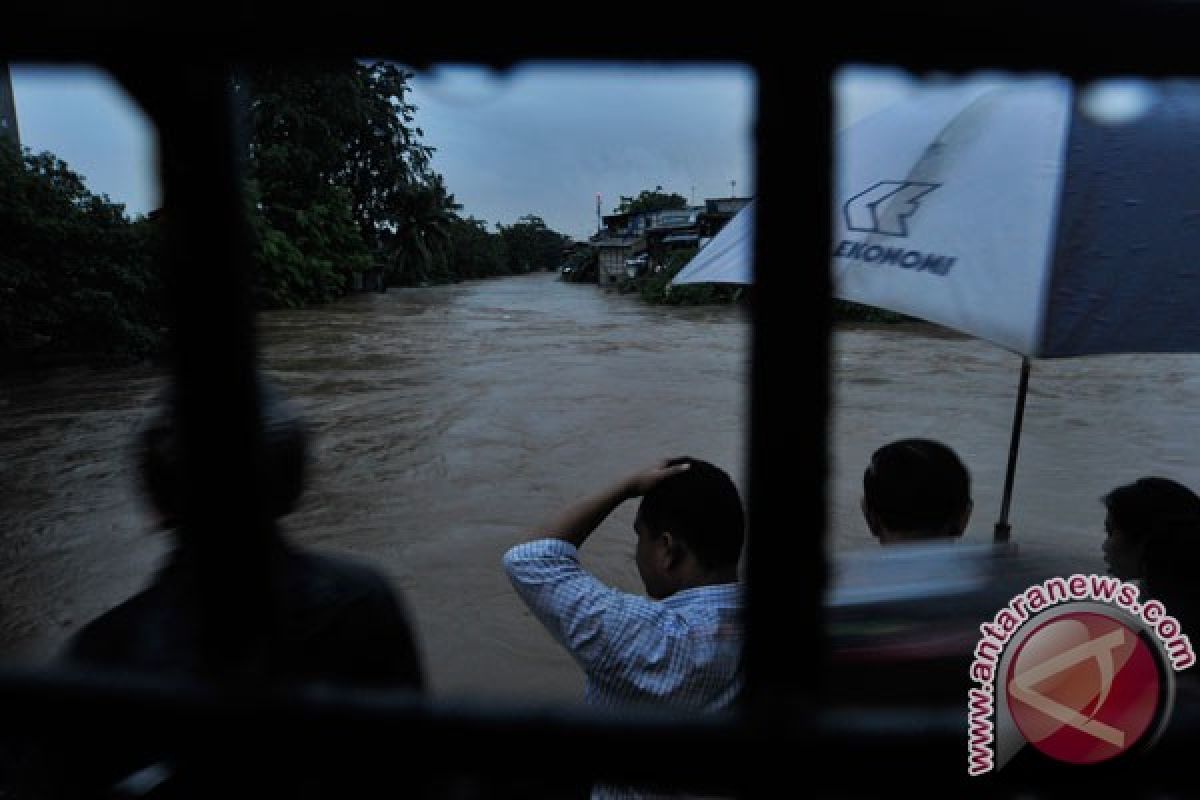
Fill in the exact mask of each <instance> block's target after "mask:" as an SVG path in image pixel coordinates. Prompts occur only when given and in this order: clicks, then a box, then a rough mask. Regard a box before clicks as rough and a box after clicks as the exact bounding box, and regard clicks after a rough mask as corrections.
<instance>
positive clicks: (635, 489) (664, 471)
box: [625, 459, 691, 497]
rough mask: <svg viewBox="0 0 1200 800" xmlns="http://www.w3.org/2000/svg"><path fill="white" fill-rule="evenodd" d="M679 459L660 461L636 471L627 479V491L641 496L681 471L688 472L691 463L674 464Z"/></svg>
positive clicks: (632, 495) (628, 493)
mask: <svg viewBox="0 0 1200 800" xmlns="http://www.w3.org/2000/svg"><path fill="white" fill-rule="evenodd" d="M673 461H678V459H668V460H666V461H660V462H658V463H657V464H655V465H654V466H652V467H647V468H646V469H644V470H641V471H639V472H635V473H633V474H632V475H630V476H629V477H628V478H626V479H625V486H626V493H627V495H628V496H629V497H641V496H643V495H645V494H646V493H648V492H649V491H650V490H651V489H653V488H654V487H655V486H657V485H658V484H659V483H661V482H662V481H664V480H666V479H667V478H670V477H672V476H673V475H678V474H679V473H681V472H686V471H687V469H688V467H690V466H691V464H688V463H687V462H684V463H682V464H673V463H671V462H673Z"/></svg>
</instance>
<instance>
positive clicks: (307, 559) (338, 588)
mask: <svg viewBox="0 0 1200 800" xmlns="http://www.w3.org/2000/svg"><path fill="white" fill-rule="evenodd" d="M286 559H287V561H286V565H287V566H286V574H285V580H286V581H287V584H288V589H289V591H292V592H296V593H297V594H298V595H300V596H315V597H316V598H318V599H323V600H324V601H326V602H333V601H338V602H347V601H352V600H354V599H361V598H364V597H380V596H391V595H393V594H394V593H393V591H392V588H391V584H390V583H389V581H388V579H387V577H386V576H385V575H384V573H383V572H382V571H381V570H380V569H378V568H377V567H374V566H372V565H371V564H368V563H366V562H365V561H362V560H359V559H357V558H354V557H351V556H346V555H342V554H337V553H328V552H317V551H312V550H305V549H296V548H293V549H290V550H289V551H288V553H287V556H286Z"/></svg>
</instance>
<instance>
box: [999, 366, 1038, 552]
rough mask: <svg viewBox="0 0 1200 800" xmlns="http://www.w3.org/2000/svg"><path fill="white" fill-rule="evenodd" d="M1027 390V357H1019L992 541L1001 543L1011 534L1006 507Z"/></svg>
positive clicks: (1013, 474) (1007, 505) (1019, 441)
mask: <svg viewBox="0 0 1200 800" xmlns="http://www.w3.org/2000/svg"><path fill="white" fill-rule="evenodd" d="M1028 391H1029V359H1028V358H1027V357H1022V358H1021V382H1020V384H1019V385H1018V386H1017V407H1016V410H1015V411H1014V412H1013V424H1012V439H1011V440H1010V441H1009V443H1008V469H1007V470H1006V471H1005V473H1004V495H1003V498H1002V499H1001V501H1000V519H999V520H997V522H996V528H995V531H994V533H993V537H992V541H994V542H995V543H996V544H1003V543H1005V542H1007V541H1008V540H1009V538H1010V537H1011V535H1012V526H1011V525H1009V524H1008V509H1009V506H1010V505H1011V504H1012V491H1013V477H1014V476H1015V475H1016V473H1017V451H1018V449H1019V448H1020V446H1021V422H1022V421H1023V420H1024V419H1025V395H1026V393H1027V392H1028Z"/></svg>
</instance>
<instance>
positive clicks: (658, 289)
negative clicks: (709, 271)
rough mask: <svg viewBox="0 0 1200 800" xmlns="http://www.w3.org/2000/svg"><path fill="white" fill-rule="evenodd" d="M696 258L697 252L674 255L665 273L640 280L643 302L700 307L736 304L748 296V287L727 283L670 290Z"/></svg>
mask: <svg viewBox="0 0 1200 800" xmlns="http://www.w3.org/2000/svg"><path fill="white" fill-rule="evenodd" d="M695 255H696V249H695V248H691V249H688V250H679V251H677V252H675V253H672V254H671V256H670V258H669V259H668V260H667V263H666V264H665V265H664V267H663V269H662V270H660V271H658V272H653V273H650V274H649V275H644V276H642V277H641V278H638V280H637V287H636V288H637V290H638V293H639V294H640V295H641V296H642V299H643V300H644V301H646V302H647V303H653V304H655V305H672V306H699V305H713V304H717V303H733V302H737V301H738V300H740V299H742V298H743V297H744V296H745V287H743V286H737V285H732V284H726V283H690V284H684V285H682V286H671V285H670V283H671V279H672V278H674V277H675V276H676V275H677V274H678V273H679V270H681V269H683V267H684V265H686V264H687V263H688V262H689V261H691V260H692V258H693V257H694V256H695Z"/></svg>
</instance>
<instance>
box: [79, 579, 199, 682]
mask: <svg viewBox="0 0 1200 800" xmlns="http://www.w3.org/2000/svg"><path fill="white" fill-rule="evenodd" d="M170 598H171V592H170V587H168V586H164V585H163V584H161V583H157V582H156V583H153V584H151V585H150V586H148V587H146V588H145V589H143V590H142V591H140V592H138V593H137V594H135V595H133V596H132V597H130V598H128V599H126V600H124V601H122V602H121V603H119V604H117V605H116V606H113V607H112V608H110V609H109V610H108V611H105V612H104V613H102V614H100V615H99V616H98V617H96V618H95V619H93V620H91V621H90V622H88V623H87V624H86V625H84V626H83V627H82V628H80V629H79V630H78V631H77V632H76V633H75V634H74V635H72V636H71V638H70V639H69V640H68V641H67V643H66V645H65V647H64V650H63V653H62V655H63V657H64V658H65V659H66V660H67V661H68V662H76V663H80V664H91V665H97V666H99V665H104V664H114V665H125V664H127V663H128V661H129V659H130V658H131V657H132V653H133V651H135V650H143V649H146V648H147V647H148V646H150V645H152V644H154V642H152V641H150V640H151V639H155V638H157V632H161V631H162V630H163V629H164V627H166V626H164V625H162V624H159V623H161V620H162V619H163V618H164V617H165V616H167V615H170V614H173V613H177V612H179V611H180V609H177V608H173V607H172V605H171V600H170Z"/></svg>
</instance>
